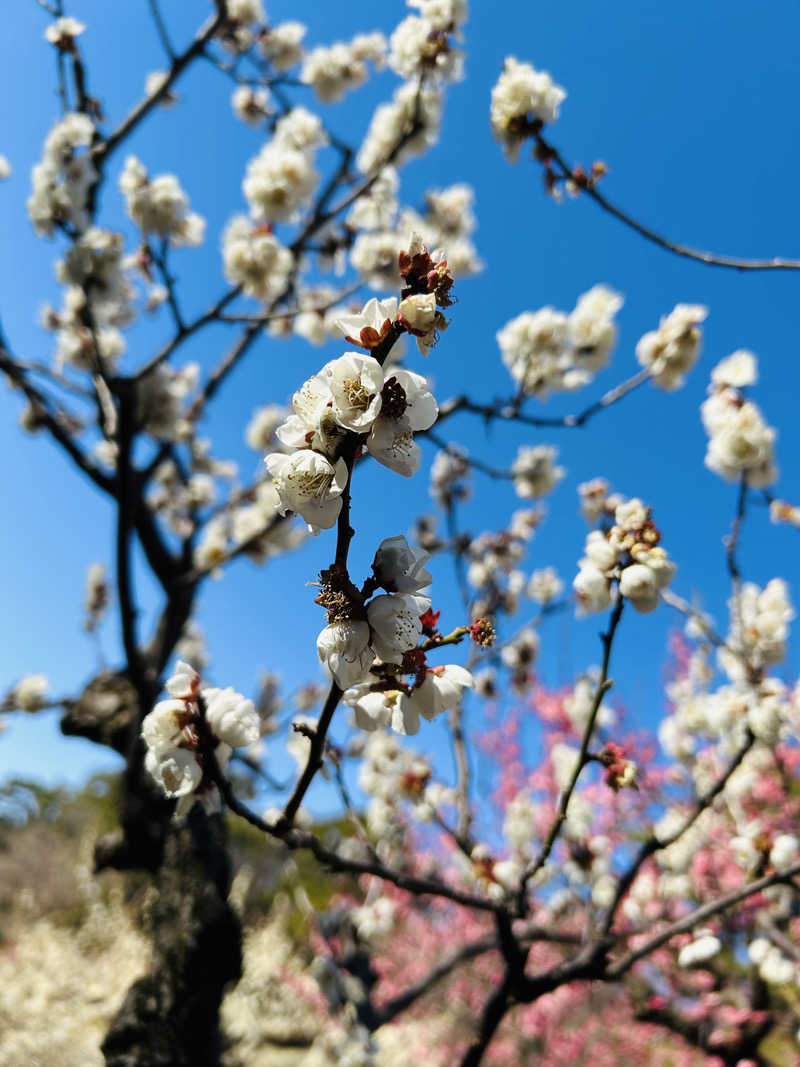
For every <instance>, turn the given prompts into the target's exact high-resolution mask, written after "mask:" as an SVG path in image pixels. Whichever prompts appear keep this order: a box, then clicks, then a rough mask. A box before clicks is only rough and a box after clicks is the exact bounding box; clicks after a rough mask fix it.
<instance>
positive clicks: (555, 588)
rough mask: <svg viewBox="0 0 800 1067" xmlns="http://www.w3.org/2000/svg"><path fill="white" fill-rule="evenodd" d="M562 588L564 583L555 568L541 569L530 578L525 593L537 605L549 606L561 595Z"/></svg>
mask: <svg viewBox="0 0 800 1067" xmlns="http://www.w3.org/2000/svg"><path fill="white" fill-rule="evenodd" d="M563 588H564V583H563V582H562V581H561V579H560V578H559V576H558V573H557V572H556V570H555V568H553V567H542V568H541V570H536V571H534V572H533V574H532V575H531V576H530V579H529V581H528V585H527V587H526V589H525V592H526V594H527V595H528V596H529V597H530V599H531V600H533V601H535V602H536V603H537V604H550V603H551V602H552V601H553V600H555V599H556V597H558V596H559V595H560V594H561V592H562V590H563Z"/></svg>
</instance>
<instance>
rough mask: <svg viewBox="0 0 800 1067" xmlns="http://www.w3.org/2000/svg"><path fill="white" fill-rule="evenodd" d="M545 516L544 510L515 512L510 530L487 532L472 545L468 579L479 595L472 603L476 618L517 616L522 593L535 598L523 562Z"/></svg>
mask: <svg viewBox="0 0 800 1067" xmlns="http://www.w3.org/2000/svg"><path fill="white" fill-rule="evenodd" d="M543 516H544V512H543V510H542V509H541V508H528V509H525V510H521V511H515V512H514V514H513V515H512V517H511V522H510V523H509V525H508V527H507V528H505V529H502V530H497V531H492V532H489V531H485V532H484V533H481V534H479V535H478V536H477V537H475V538H473V539H472V540H471V541H470V542H469V545H468V546H467V549H466V556H467V559H468V560H469V567H468V569H467V579H468V581H469V583H470V585H471V586H472V587H473V588H474V589H475V590H477V592H478V596H477V597H476V599H475V600H474V601H473V604H472V609H473V611H474V612H475V614H476V615H478V616H488V617H490V618H494V617H495V616H496V615H498V614H499V613H501V612H502V613H504V614H506V615H514V614H516V612H517V610H518V608H519V603H520V598H521V597H522V595H523V593H525V592H526V591H527V593H528V595H529V596H532V592H531V589H530V588H527V589H526V584H527V579H526V576H525V573H524V571H523V570H522V569H521V563H522V560H523V559H524V557H525V554H526V552H527V551H528V546H529V544H530V542H531V540H532V539H533V536H534V533H535V531H536V529H537V527H538V526H539V524H540V523H541V521H542V519H543Z"/></svg>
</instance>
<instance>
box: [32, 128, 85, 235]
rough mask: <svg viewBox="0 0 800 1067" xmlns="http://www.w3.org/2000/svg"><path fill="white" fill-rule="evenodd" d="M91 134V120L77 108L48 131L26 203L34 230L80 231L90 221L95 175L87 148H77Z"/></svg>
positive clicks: (40, 231)
mask: <svg viewBox="0 0 800 1067" xmlns="http://www.w3.org/2000/svg"><path fill="white" fill-rule="evenodd" d="M94 135H95V128H94V123H93V122H92V120H91V119H90V118H89V116H88V115H84V114H82V113H79V112H70V113H69V114H67V115H65V116H64V117H63V118H62V119H61V120H60V121H59V122H57V123H56V124H55V126H54V127H53V128H52V130H51V131H50V133H49V134H48V135H47V138H46V140H45V142H44V149H43V152H42V159H41V162H40V163H37V164H36V166H35V167H34V168H33V171H32V173H31V185H32V189H31V195H30V197H29V198H28V203H27V208H28V215H29V216H30V219H31V222H32V223H33V226H34V229H35V230H36V232H37V234H39V235H41V236H46V237H51V236H52V235H53V232H54V231H55V230H56V229H59V228H61V227H63V226H71V227H73V228H74V229H75V230H77V231H78V232H80V231H81V230H84V229H86V227H87V226H88V225H89V213H88V210H87V205H88V199H89V191H90V190H91V188H92V186H93V185H94V184H95V182H96V181H97V177H98V175H97V170H96V169H95V167H94V164H93V163H92V157H91V154H90V152H89V151H83V152H81V151H79V149H88V148H89V147H90V145H91V144H92V141H93V139H94Z"/></svg>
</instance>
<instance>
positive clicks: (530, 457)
mask: <svg viewBox="0 0 800 1067" xmlns="http://www.w3.org/2000/svg"><path fill="white" fill-rule="evenodd" d="M557 455H558V449H557V448H552V447H551V446H549V445H533V446H528V445H523V446H522V447H521V448H520V449H519V451H518V452H517V456H516V459H515V460H514V462H513V464H512V466H511V474H512V477H513V479H514V490H515V491H516V494H517V496H519V497H522V499H523V500H536V499H538V498H539V497H541V496H544V495H545V493H549V492H550V490H551V489H553V488H554V487H555V486H556V485H557V484H558V483H559V482H560V481H561V479H562V478H563V477H564V475H565V473H566V471H565V470H564V468H563V467H559V466H556V464H555V463H554V462H553V461H554V460H555V458H556V456H557Z"/></svg>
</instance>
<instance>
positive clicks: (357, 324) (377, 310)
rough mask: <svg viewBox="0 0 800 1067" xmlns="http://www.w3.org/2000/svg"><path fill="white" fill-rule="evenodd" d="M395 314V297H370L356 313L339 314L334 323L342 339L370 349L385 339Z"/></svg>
mask: <svg viewBox="0 0 800 1067" xmlns="http://www.w3.org/2000/svg"><path fill="white" fill-rule="evenodd" d="M396 316H397V299H396V298H395V297H390V298H389V299H387V300H378V299H377V297H372V299H371V300H368V301H367V302H366V304H365V305H364V307H363V308H362V309H361V311H360V312H359V313H358V314H354V315H339V316H338V317H337V318H336V319H335V320H334V325H335V326H336V327H337V328H338V329H339V330H341V332H342V333H343V334H344V339H345V340H346V341H349V342H350V344H353V345H358V346H359V347H360V348H368V349H372V348H375V347H376V346H377V345H379V344H380V343H381V342H382V341H384V340H385V339H386V337H387V336H388V334H389V331H390V330H391V328H392V323H393V322H394V320H395V317H396Z"/></svg>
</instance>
